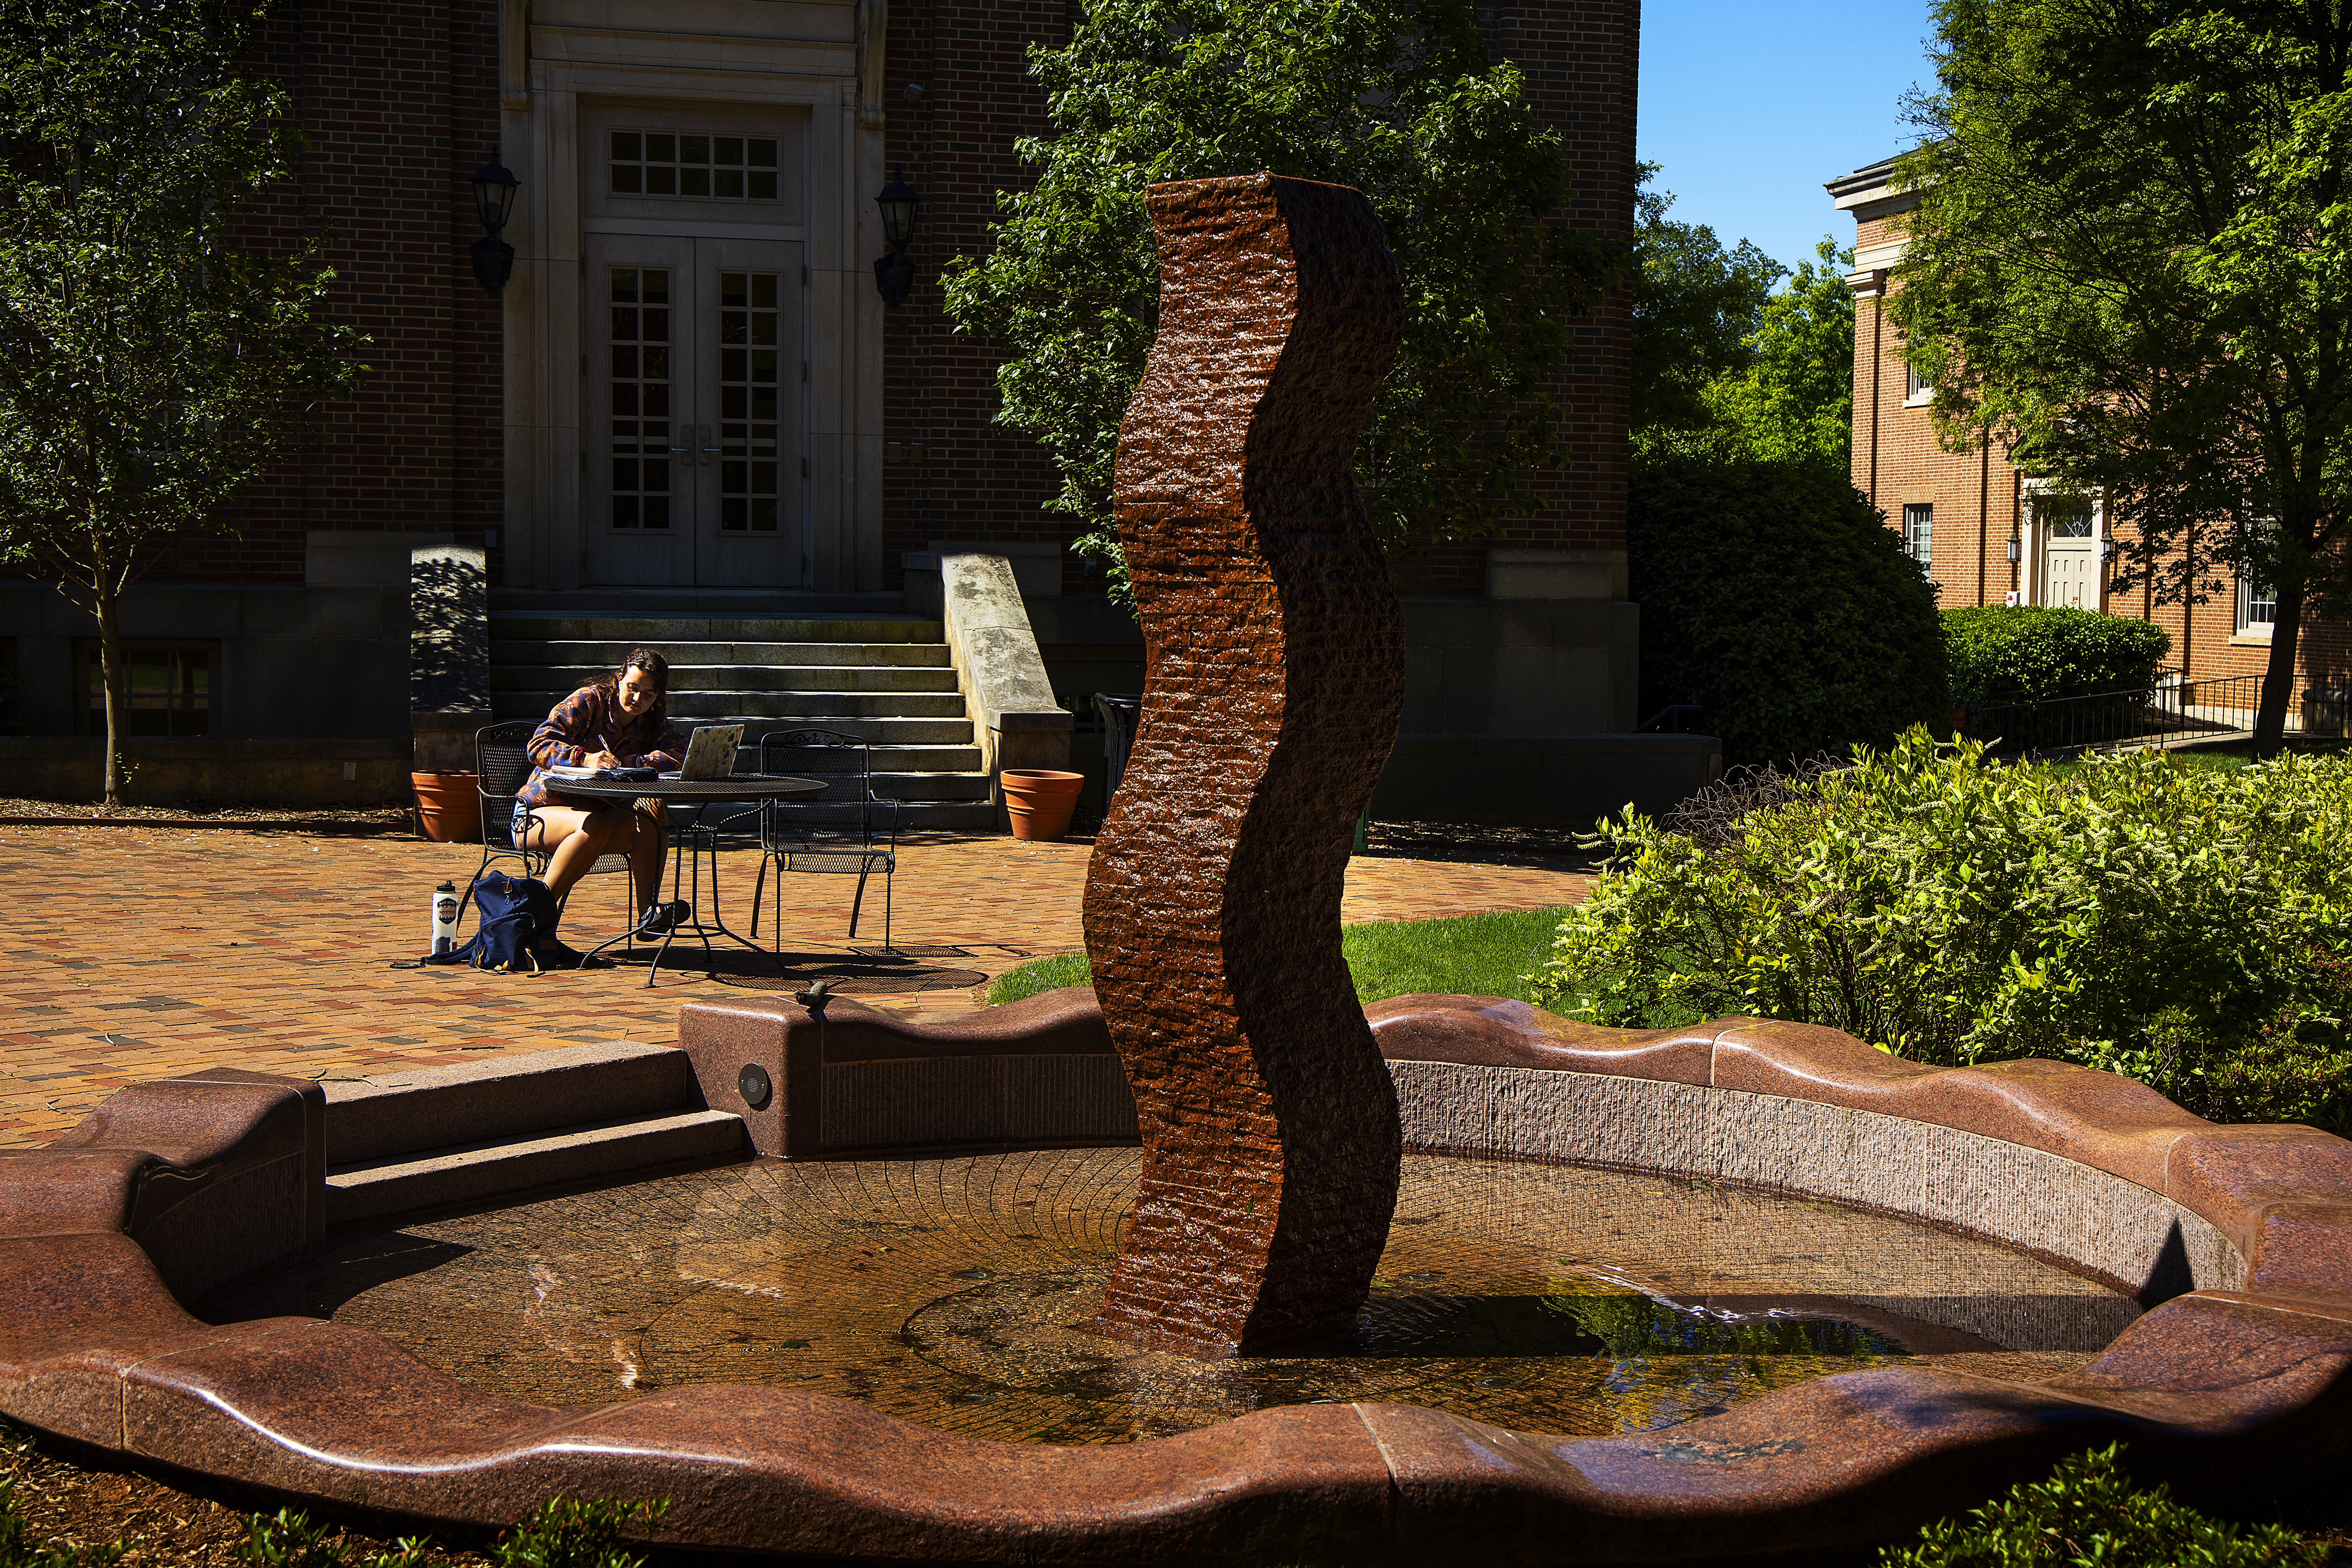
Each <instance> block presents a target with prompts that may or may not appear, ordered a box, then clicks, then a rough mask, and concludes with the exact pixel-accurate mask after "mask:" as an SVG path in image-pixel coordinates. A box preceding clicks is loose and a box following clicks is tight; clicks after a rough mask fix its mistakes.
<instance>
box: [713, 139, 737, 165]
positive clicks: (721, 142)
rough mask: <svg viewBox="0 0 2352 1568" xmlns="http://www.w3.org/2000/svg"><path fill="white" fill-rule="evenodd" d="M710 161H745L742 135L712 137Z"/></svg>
mask: <svg viewBox="0 0 2352 1568" xmlns="http://www.w3.org/2000/svg"><path fill="white" fill-rule="evenodd" d="M710 161H711V162H712V163H741V162H742V161H743V138H741V137H740V136H714V137H712V138H711V139H710Z"/></svg>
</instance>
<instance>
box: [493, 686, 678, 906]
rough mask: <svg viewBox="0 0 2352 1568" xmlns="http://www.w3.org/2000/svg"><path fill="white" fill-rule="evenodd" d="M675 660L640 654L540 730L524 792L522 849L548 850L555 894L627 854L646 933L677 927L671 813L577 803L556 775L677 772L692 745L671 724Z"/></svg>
mask: <svg viewBox="0 0 2352 1568" xmlns="http://www.w3.org/2000/svg"><path fill="white" fill-rule="evenodd" d="M668 694H669V661H668V660H667V659H666V658H662V656H661V655H659V654H657V653H656V652H654V651H653V650H652V649H650V648H642V647H640V648H631V649H630V650H629V657H628V658H625V659H623V660H622V661H621V668H618V669H615V670H613V671H611V672H609V673H608V674H605V675H602V676H599V677H597V679H595V680H594V681H593V682H592V683H590V684H589V685H586V686H583V687H582V688H581V689H579V690H577V691H575V692H573V693H572V695H571V696H569V697H567V698H565V699H564V700H562V701H561V702H559V703H557V704H556V705H555V707H554V708H553V709H552V710H551V711H550V712H549V713H548V715H547V720H546V721H545V722H544V723H542V724H541V725H540V727H539V728H538V729H537V730H535V731H532V733H531V737H530V761H531V771H530V779H529V780H528V781H527V782H526V783H525V784H523V786H522V788H521V789H520V790H518V791H516V792H515V807H514V842H515V844H516V846H517V847H520V848H525V849H537V850H542V851H545V852H547V856H548V860H547V873H546V878H545V880H546V882H547V887H548V890H549V891H550V892H551V893H553V894H554V895H555V896H556V897H557V898H559V899H561V898H562V897H563V895H564V894H566V893H567V892H569V891H571V890H572V884H573V883H574V882H577V881H578V880H579V879H581V878H583V877H584V876H586V875H587V874H588V871H589V868H591V867H593V866H594V865H595V864H596V861H597V858H599V857H600V856H604V855H625V856H627V857H628V858H629V879H630V881H631V882H632V884H633V885H634V888H635V896H636V898H635V907H636V908H638V909H639V910H644V911H645V912H644V914H643V915H642V916H641V917H640V918H639V921H638V925H637V929H638V930H640V931H662V930H666V929H667V926H668V924H669V911H668V910H665V909H664V908H663V907H662V906H661V904H660V902H659V900H660V897H661V869H662V816H661V803H660V802H658V801H640V802H636V803H634V804H632V803H630V802H627V801H618V800H614V801H600V802H597V803H596V804H594V805H586V806H584V807H583V806H575V805H567V804H566V803H565V802H564V801H563V799H562V794H563V781H562V779H560V778H555V777H551V775H550V774H549V773H548V771H547V770H548V769H550V768H551V767H557V766H570V767H587V768H657V769H667V770H672V771H675V770H676V769H677V766H678V765H679V763H682V762H683V761H684V760H685V756H686V742H685V741H684V739H682V738H681V737H680V736H679V734H678V732H677V726H675V725H673V724H672V723H671V722H670V721H669V701H668Z"/></svg>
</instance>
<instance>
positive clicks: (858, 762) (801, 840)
mask: <svg viewBox="0 0 2352 1568" xmlns="http://www.w3.org/2000/svg"><path fill="white" fill-rule="evenodd" d="M760 771H761V773H798V774H801V775H803V776H804V777H809V778H822V779H824V781H825V785H826V787H825V792H824V795H819V796H817V797H815V798H814V799H810V800H798V801H782V800H773V801H768V802H765V803H764V805H766V807H767V809H766V810H764V811H762V812H761V818H760V827H761V845H762V846H763V847H767V848H770V849H790V848H793V847H800V848H802V849H803V851H805V850H809V849H815V848H831V849H836V850H838V849H848V848H853V847H870V846H872V844H873V842H874V807H875V799H874V744H873V742H870V741H868V740H867V739H866V737H865V736H863V735H853V734H851V733H849V732H848V731H844V730H817V729H802V730H771V731H768V732H767V733H766V734H764V735H762V736H761V737H760ZM789 869H792V870H811V871H814V870H828V871H831V870H842V871H854V870H856V869H857V868H856V865H855V864H850V865H845V866H824V867H818V866H814V865H811V866H805V867H802V866H795V867H791V868H789Z"/></svg>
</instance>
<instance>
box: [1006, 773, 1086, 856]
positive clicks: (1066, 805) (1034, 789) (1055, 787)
mask: <svg viewBox="0 0 2352 1568" xmlns="http://www.w3.org/2000/svg"><path fill="white" fill-rule="evenodd" d="M1001 776H1002V777H1003V780H1004V810H1005V814H1006V815H1007V816H1010V817H1012V819H1013V837H1015V838H1027V839H1032V840H1035V841H1037V842H1040V843H1048V844H1050V843H1052V842H1053V841H1055V839H1058V838H1059V837H1062V835H1063V834H1065V833H1067V832H1068V831H1069V830H1070V813H1071V812H1073V811H1075V810H1076V809H1077V805H1078V786H1079V785H1080V784H1084V783H1085V782H1086V778H1087V775H1086V774H1084V773H1056V772H1055V771H1054V770H1053V769H1051V768H1007V769H1005V770H1004V772H1003V774H1002V775H1001Z"/></svg>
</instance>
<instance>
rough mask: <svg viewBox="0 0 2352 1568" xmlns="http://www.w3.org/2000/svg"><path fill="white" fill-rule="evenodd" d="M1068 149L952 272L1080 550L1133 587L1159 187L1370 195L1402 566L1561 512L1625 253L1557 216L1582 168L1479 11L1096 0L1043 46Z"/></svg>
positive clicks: (1436, 1) (1381, 510)
mask: <svg viewBox="0 0 2352 1568" xmlns="http://www.w3.org/2000/svg"><path fill="white" fill-rule="evenodd" d="M1030 69H1031V72H1032V73H1033V74H1034V76H1035V77H1036V78H1037V79H1039V80H1040V81H1041V82H1042V83H1043V84H1044V85H1045V90H1046V94H1047V103H1048V107H1049V109H1050V110H1051V113H1052V115H1053V119H1054V122H1055V128H1056V133H1055V135H1053V136H1052V137H1048V138H1034V137H1033V138H1029V139H1025V140H1024V141H1022V142H1020V143H1018V148H1019V151H1020V153H1021V156H1022V157H1023V158H1024V159H1025V160H1026V161H1028V162H1029V163H1032V164H1034V165H1035V166H1036V168H1037V170H1038V177H1037V182H1036V184H1034V186H1033V187H1032V188H1030V189H1029V190H1026V191H1024V192H1020V193H1017V194H1008V195H1002V196H1000V198H999V205H1000V211H1001V214H1002V216H1001V218H1000V219H999V221H998V222H997V223H996V224H995V226H994V240H995V244H994V247H993V248H992V250H991V251H990V252H989V254H988V255H987V256H985V257H984V258H971V257H960V258H957V259H956V260H955V261H954V262H953V263H952V264H950V267H949V268H948V276H947V304H948V309H949V310H950V312H951V313H952V314H953V315H954V316H955V318H956V321H957V330H958V331H965V332H974V333H980V334H984V335H985V336H987V337H989V338H991V339H993V340H994V341H995V342H997V343H999V344H1001V345H1003V348H1004V349H1005V350H1007V351H1008V353H1007V358H1006V360H1005V362H1004V363H1003V365H1002V366H1001V367H1000V369H999V370H998V372H997V390H998V394H999V396H1000V398H1001V403H1002V406H1001V409H1000V412H999V413H998V415H997V418H998V419H999V421H1000V422H1002V423H1003V424H1006V425H1010V426H1014V427H1016V428H1019V429H1023V430H1028V431H1031V432H1034V434H1035V435H1036V436H1037V437H1039V438H1040V439H1041V440H1042V441H1043V442H1044V444H1045V447H1046V449H1047V450H1048V451H1049V452H1050V453H1051V454H1052V455H1053V457H1054V459H1055V463H1056V464H1057V465H1058V466H1059V468H1060V469H1061V474H1062V488H1061V491H1060V493H1059V495H1058V496H1057V497H1056V498H1055V500H1054V501H1053V502H1051V503H1050V504H1051V505H1052V506H1053V507H1054V508H1055V509H1056V510H1062V511H1064V512H1067V513H1069V514H1071V515H1073V516H1076V517H1077V518H1079V519H1081V520H1083V521H1084V522H1085V524H1086V527H1087V532H1086V534H1085V536H1084V537H1082V538H1081V539H1079V540H1078V541H1077V542H1076V546H1075V547H1076V549H1077V550H1079V551H1080V552H1082V553H1087V554H1090V555H1094V556H1097V557H1098V558H1103V559H1106V560H1107V561H1108V563H1109V564H1110V566H1111V569H1112V576H1113V588H1114V592H1118V591H1120V588H1121V586H1122V574H1121V573H1120V570H1119V565H1118V560H1119V557H1118V543H1117V539H1116V535H1115V532H1114V531H1113V528H1112V522H1111V515H1110V505H1109V502H1110V486H1111V464H1112V458H1113V454H1114V449H1115V447H1116V445H1117V441H1118V423H1119V419H1120V416H1122V415H1123V414H1124V413H1125V412H1126V408H1127V404H1128V400H1129V396H1130V395H1132V394H1133V392H1134V389H1135V384H1136V380H1137V378H1138V377H1139V375H1140V374H1141V373H1142V368H1143V362H1144V357H1145V354H1146V353H1147V352H1148V351H1149V349H1150V342H1151V336H1152V332H1153V330H1154V328H1155V326H1156V324H1157V314H1158V289H1159V280H1158V268H1157V260H1156V256H1155V252H1154V247H1153V244H1152V235H1151V223H1150V216H1149V214H1148V212H1147V211H1146V208H1145V205H1144V193H1145V191H1146V190H1147V189H1148V188H1149V187H1150V185H1152V184H1157V183H1160V182H1162V181H1169V180H1186V179H1199V178H1205V177H1209V176H1213V175H1220V174H1253V173H1256V172H1258V171H1260V170H1265V171H1271V172H1272V173H1274V174H1284V175H1290V176H1295V177H1297V178H1302V179H1312V180H1326V181H1331V182H1334V183H1337V184H1346V185H1352V186H1354V187H1356V188H1357V189H1359V190H1360V191H1362V192H1363V193H1364V194H1365V195H1366V196H1367V197H1369V198H1370V201H1371V204H1372V207H1373V210H1374V211H1375V212H1376V213H1377V214H1378V215H1379V216H1380V219H1381V226H1382V227H1383V228H1384V229H1385V230H1386V232H1387V235H1388V239H1389V244H1390V247H1391V249H1392V250H1393V251H1394V253H1395V255H1396V260H1397V270H1398V272H1399V275H1400V276H1401V278H1402V281H1403V285H1404V294H1405V312H1406V321H1405V328H1404V341H1403V345H1402V349H1401V350H1400V351H1399V353H1398V357H1397V363H1396V365H1395V367H1394V369H1392V370H1391V373H1390V374H1389V376H1388V378H1387V380H1386V381H1385V383H1384V384H1382V387H1381V393H1380V396H1379V398H1378V400H1377V401H1376V402H1375V403H1374V405H1373V408H1372V413H1371V417H1370V420H1369V421H1368V423H1367V425H1366V426H1365V429H1364V433H1363V437H1362V439H1361V441H1360V445H1359V446H1358V447H1357V453H1356V472H1357V477H1358V479H1359V481H1360V484H1361V486H1362V489H1363V491H1364V495H1365V499H1366V500H1367V502H1368V503H1369V504H1370V508H1371V510H1372V516H1373V521H1374V524H1375V526H1376V527H1377V528H1378V529H1379V531H1380V532H1381V537H1382V539H1383V541H1384V542H1386V543H1388V544H1389V545H1391V547H1394V546H1396V545H1400V544H1407V543H1414V542H1423V541H1427V540H1432V539H1440V538H1465V537H1474V536H1475V535H1477V534H1479V533H1482V532H1485V531H1488V530H1490V529H1491V528H1493V527H1494V526H1496V524H1497V523H1498V522H1499V521H1501V520H1502V519H1504V518H1507V517H1509V516H1514V515H1524V514H1527V513H1530V512H1533V511H1535V510H1539V508H1540V507H1541V505H1542V501H1541V499H1540V497H1538V495H1537V494H1535V493H1534V492H1533V491H1532V490H1531V489H1528V488H1526V487H1524V486H1522V485H1521V483H1520V481H1519V476H1520V474H1521V473H1522V472H1523V471H1524V470H1527V469H1530V468H1549V467H1557V466H1559V464H1560V462H1561V461H1562V460H1563V458H1562V456H1561V453H1560V440H1559V425H1560V420H1561V416H1562V410H1561V406H1560V404H1559V386H1558V384H1557V378H1558V373H1559V366H1560V364H1561V362H1562V360H1563V358H1564V356H1565V354H1566V353H1567V351H1568V348H1569V344H1570V337H1571V334H1572V332H1573V331H1574V322H1575V320H1576V318H1577V317H1578V316H1579V314H1580V312H1582V311H1584V310H1587V309H1588V308H1589V307H1590V305H1591V302H1592V301H1593V300H1595V299H1596V298H1597V297H1598V295H1599V292H1600V290H1601V288H1602V287H1604V286H1605V284H1606V281H1607V280H1608V279H1609V278H1610V277H1611V276H1612V269H1613V267H1614V264H1615V263H1614V258H1612V256H1611V255H1610V254H1609V253H1608V251H1607V249H1606V247H1604V246H1603V245H1602V244H1601V242H1600V241H1598V240H1597V239H1596V238H1595V237H1592V236H1591V235H1590V234H1587V233H1584V232H1581V231H1579V230H1577V229H1573V228H1570V227H1569V226H1566V224H1565V223H1563V222H1561V221H1559V213H1560V211H1561V209H1562V208H1564V207H1565V206H1566V205H1568V203H1569V202H1570V199H1571V185H1570V180H1571V172H1570V167H1569V164H1568V161H1567V158H1566V155H1565V153H1564V152H1563V150H1562V148H1561V144H1560V140H1559V135H1558V134H1557V133H1556V132H1552V131H1549V130H1547V129H1546V128H1545V127H1544V126H1543V125H1542V123H1541V122H1540V121H1539V120H1538V117H1537V115H1536V113H1535V110H1534V109H1533V107H1532V105H1531V104H1530V103H1529V102H1528V89H1527V82H1526V79H1525V78H1524V77H1523V75H1522V74H1521V72H1520V71H1519V69H1518V68H1517V66H1515V65H1512V64H1510V63H1508V62H1496V61H1493V60H1490V59H1489V58H1488V55H1487V52H1486V44H1485V41H1484V40H1483V39H1482V37H1480V35H1479V33H1478V29H1477V25H1476V19H1475V12H1474V11H1473V9H1472V8H1471V6H1470V5H1467V4H1463V3H1461V0H1350V3H1347V4H1341V3H1339V0H1094V3H1093V4H1092V5H1090V6H1089V7H1088V9H1087V16H1086V19H1085V20H1084V21H1083V22H1082V23H1081V24H1080V25H1079V26H1078V27H1077V29H1076V32H1075V33H1074V34H1073V36H1072V37H1071V39H1070V42H1069V44H1068V46H1067V47H1064V48H1061V49H1043V48H1034V47H1033V49H1032V50H1031V54H1030Z"/></svg>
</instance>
